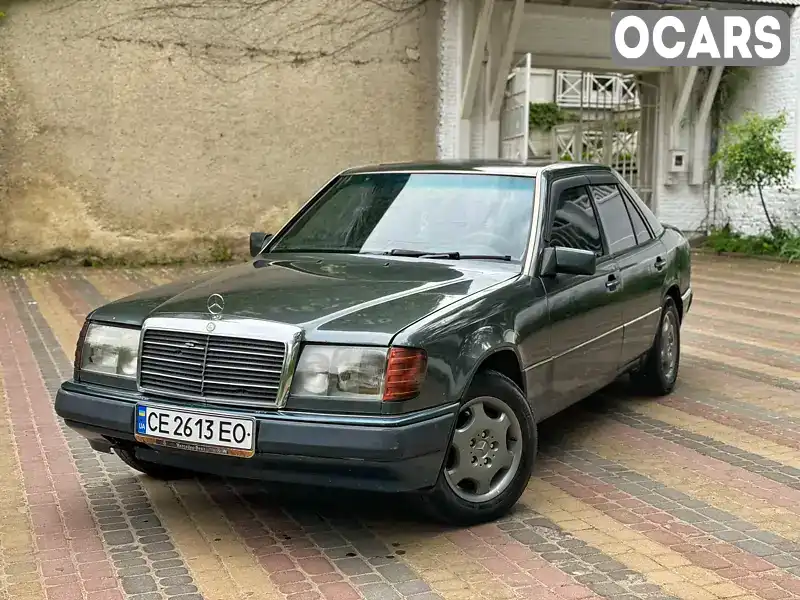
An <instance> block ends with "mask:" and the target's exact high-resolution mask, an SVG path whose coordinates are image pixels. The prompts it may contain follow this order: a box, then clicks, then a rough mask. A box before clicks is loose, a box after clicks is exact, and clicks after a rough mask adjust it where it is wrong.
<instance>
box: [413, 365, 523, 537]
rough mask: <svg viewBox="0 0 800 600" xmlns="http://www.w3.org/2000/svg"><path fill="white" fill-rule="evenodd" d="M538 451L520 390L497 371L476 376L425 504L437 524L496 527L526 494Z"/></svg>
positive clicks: (426, 494)
mask: <svg viewBox="0 0 800 600" xmlns="http://www.w3.org/2000/svg"><path fill="white" fill-rule="evenodd" d="M536 449H537V434H536V422H535V420H534V417H533V413H532V411H531V407H530V405H529V404H528V401H527V400H526V398H525V396H524V394H523V393H522V391H521V390H520V389H519V387H517V386H516V385H515V384H514V383H513V382H512V381H511V380H510V379H508V378H507V377H505V376H503V375H501V374H500V373H497V372H495V371H484V372H481V373H478V374H477V375H476V376H475V379H474V381H473V383H472V385H471V386H470V388H469V392H468V393H467V396H466V398H465V400H464V402H463V403H462V405H461V408H460V410H459V413H458V417H457V418H456V426H455V429H454V431H453V434H452V437H451V440H450V446H449V448H448V451H447V455H446V458H445V461H444V464H443V465H442V471H441V473H440V474H439V479H438V481H437V483H436V485H435V486H434V488H433V489H432V490H430V491H428V492H425V493H423V494H422V496H421V500H422V501H423V504H424V506H425V508H426V509H427V510H428V512H429V513H430V514H431V515H432V516H433V517H434V518H436V519H437V520H440V521H444V522H447V523H450V524H453V525H459V526H469V525H476V524H479V523H486V522H489V521H494V520H495V519H498V518H500V517H502V516H504V515H505V514H506V513H508V511H510V510H511V508H512V507H513V506H514V505H515V504H516V503H517V501H518V500H519V498H520V496H522V493H523V492H524V491H525V487H526V486H527V485H528V479H529V478H530V476H531V472H532V471H533V465H534V461H535V459H536Z"/></svg>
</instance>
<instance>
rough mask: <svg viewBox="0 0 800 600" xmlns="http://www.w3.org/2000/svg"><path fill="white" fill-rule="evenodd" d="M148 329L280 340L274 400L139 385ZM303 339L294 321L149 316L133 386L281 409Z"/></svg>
mask: <svg viewBox="0 0 800 600" xmlns="http://www.w3.org/2000/svg"><path fill="white" fill-rule="evenodd" d="M210 324H213V325H214V330H213V331H209V330H208V327H209V325H210ZM148 329H154V330H160V331H173V332H176V333H195V334H200V335H208V336H225V337H234V338H241V339H244V340H248V339H250V340H263V341H268V342H278V343H283V344H284V346H285V349H286V351H285V354H284V358H283V366H282V367H281V378H280V384H279V386H278V391H277V394H276V399H275V402H261V401H258V400H243V399H241V398H235V397H234V398H224V397H215V398H207V397H204V396H201V395H198V394H181V393H175V392H163V391H161V390H153V389H149V388H147V387H144V386H142V383H141V369H142V366H141V365H142V360H141V356H142V349H143V345H144V338H145V333H146V332H147V330H148ZM302 341H303V330H302V329H301V328H300V327H295V326H294V325H287V324H285V323H277V322H275V321H263V320H260V319H248V318H242V317H225V316H223V317H221V318H214V319H211V318H208V317H206V316H196V317H191V316H180V317H177V316H176V317H151V318H149V319H147V320H145V322H144V324H143V325H142V335H141V337H140V338H139V364H138V365H137V367H136V388H137V390H138V391H139V392H140V393H142V394H143V395H145V396H147V397H149V394H153V395H154V396H156V398H154V400H156V401H158V400H157V399H158V398H166V399H177V400H191V401H193V402H199V403H201V404H203V405H208V406H215V405H219V406H223V407H224V406H230V407H247V408H256V409H280V408H283V407H284V406H286V402H287V400H288V399H289V390H291V387H292V379H293V377H294V371H295V366H296V365H297V360H298V358H299V356H300V345H301V343H302Z"/></svg>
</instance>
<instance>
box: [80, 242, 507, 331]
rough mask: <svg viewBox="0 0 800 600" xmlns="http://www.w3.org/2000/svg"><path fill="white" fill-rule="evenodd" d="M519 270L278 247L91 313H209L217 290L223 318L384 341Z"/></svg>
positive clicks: (110, 316)
mask: <svg viewBox="0 0 800 600" xmlns="http://www.w3.org/2000/svg"><path fill="white" fill-rule="evenodd" d="M518 274H519V266H518V265H514V264H507V263H489V262H480V263H478V262H477V261H470V262H469V263H467V262H466V261H464V262H455V261H432V260H428V259H407V258H396V257H381V256H366V255H341V254H337V255H330V254H329V255H321V254H316V255H310V254H281V255H272V256H269V257H266V258H261V259H258V260H255V261H253V262H251V263H247V264H244V265H239V266H235V267H230V268H227V269H224V270H221V271H217V272H215V273H211V274H206V275H202V276H199V277H195V278H192V279H187V280H184V281H180V282H176V283H171V284H168V285H165V286H160V287H157V288H154V289H151V290H147V291H145V292H140V293H138V294H135V295H133V296H128V297H126V298H122V299H120V300H117V301H115V302H112V303H110V304H107V305H105V306H102V307H100V308H99V309H97V310H96V311H95V312H94V313H93V314H92V319H93V320H98V321H106V322H116V323H120V324H128V325H141V324H142V323H143V322H144V320H145V319H146V318H148V317H151V316H173V317H175V316H185V317H194V318H197V317H198V316H200V317H204V316H209V310H208V301H209V297H210V296H211V295H212V294H220V295H221V296H222V297H223V299H224V310H223V317H239V318H252V319H263V320H267V321H276V322H281V323H287V324H291V325H295V326H299V327H301V328H302V329H303V330H304V332H305V339H306V340H308V341H328V342H334V343H335V342H347V343H365V344H387V343H389V341H390V340H391V338H392V337H393V336H394V335H395V334H396V333H397V332H398V331H400V330H402V329H403V328H405V327H407V326H408V325H410V324H411V323H413V322H415V321H417V320H419V319H421V318H423V317H425V316H426V315H428V314H430V313H432V312H434V311H436V310H438V309H441V308H443V307H445V306H447V305H448V304H450V303H452V302H455V301H457V300H460V299H462V298H464V297H466V296H469V295H471V294H474V293H476V292H479V291H481V290H483V289H485V288H487V287H488V286H490V285H493V284H496V283H500V282H502V281H505V280H508V279H512V278H514V277H516V276H518Z"/></svg>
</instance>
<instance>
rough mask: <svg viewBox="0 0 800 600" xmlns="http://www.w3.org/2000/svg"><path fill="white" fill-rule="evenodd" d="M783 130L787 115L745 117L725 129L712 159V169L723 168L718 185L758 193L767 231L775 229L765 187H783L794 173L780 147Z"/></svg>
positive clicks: (790, 159) (791, 158)
mask: <svg viewBox="0 0 800 600" xmlns="http://www.w3.org/2000/svg"><path fill="white" fill-rule="evenodd" d="M785 127H786V115H785V113H780V114H779V115H778V116H775V117H763V116H761V115H758V114H755V113H752V112H751V113H747V114H746V115H745V116H744V118H743V119H742V120H741V121H739V122H737V123H732V124H730V125H728V127H727V128H726V131H725V134H724V137H723V138H722V143H721V144H720V147H719V150H717V152H716V153H715V154H714V155H713V156H712V157H711V165H712V167H716V166H720V167H721V168H722V179H721V183H722V185H723V186H724V187H727V188H729V189H731V190H733V191H735V192H738V193H741V194H749V193H750V192H752V191H753V189H755V190H757V191H758V194H759V197H760V199H761V206H762V208H763V209H764V215H765V216H766V217H767V222H768V223H769V226H770V230H772V232H773V233H775V232H776V230H777V226H776V225H775V223H774V222H773V220H772V217H771V216H770V213H769V209H768V208H767V204H766V202H765V201H764V193H763V190H764V188H765V187H773V186H781V185H785V184H786V183H788V181H789V177H790V176H791V174H792V173H793V172H794V156H793V155H792V153H791V152H789V151H787V150H784V149H783V148H782V147H781V144H780V139H779V134H780V132H781V131H782V130H783V129H784V128H785Z"/></svg>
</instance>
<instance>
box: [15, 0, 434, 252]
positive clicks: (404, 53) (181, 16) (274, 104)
mask: <svg viewBox="0 0 800 600" xmlns="http://www.w3.org/2000/svg"><path fill="white" fill-rule="evenodd" d="M419 5H421V6H419ZM153 6H155V7H156V8H152V7H153ZM182 7H186V8H182ZM0 8H2V9H3V10H4V11H5V12H6V13H7V15H8V16H7V18H6V19H4V20H3V21H2V22H0V259H6V260H8V259H12V260H20V259H22V260H24V259H31V258H47V257H48V256H56V255H59V254H65V253H67V254H71V253H74V254H76V255H78V256H81V255H95V256H102V257H127V258H128V259H131V258H145V259H150V260H153V259H156V260H158V259H164V258H173V259H174V258H178V259H181V258H194V257H197V256H198V255H201V256H203V255H208V253H209V252H211V253H212V254H213V253H216V254H219V253H224V247H226V246H227V247H230V245H231V244H232V243H234V242H233V241H232V240H235V242H237V243H238V244H239V245H240V247H241V244H242V243H243V244H244V245H245V246H246V239H247V234H248V232H249V231H251V230H254V229H265V230H267V231H274V230H275V229H276V228H277V227H278V226H279V225H280V224H281V223H282V222H284V221H285V219H286V218H288V216H290V214H291V212H292V211H294V210H295V209H296V208H297V207H298V205H300V204H301V203H302V202H304V201H305V200H306V199H307V197H308V196H309V194H311V193H313V191H315V190H316V189H317V188H318V187H319V186H320V185H322V184H324V183H325V181H327V180H328V179H329V178H330V177H331V176H332V175H334V174H335V173H336V172H337V171H338V170H340V169H342V168H345V167H347V166H351V165H353V164H354V163H356V164H358V163H371V162H380V161H394V160H412V159H419V158H432V157H433V156H435V154H436V137H435V130H436V121H437V110H436V103H437V49H438V48H437V44H438V41H437V35H438V34H437V29H438V27H437V25H438V23H439V19H440V6H439V4H438V2H437V1H436V0H428V1H427V2H420V0H387V2H382V3H375V2H368V1H366V0H282V1H277V0H263V1H262V2H253V1H247V2H244V1H241V2H240V1H239V0H230V1H229V2H226V3H219V2H213V1H212V0H201V1H199V2H193V3H181V2H177V1H175V2H172V1H171V0H165V1H163V2H159V3H151V2H143V1H142V0H132V1H131V0H129V1H126V2H124V3H120V2H116V1H115V0H77V1H76V0H50V1H44V0H17V1H12V2H11V3H10V4H7V5H6V6H3V7H0Z"/></svg>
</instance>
